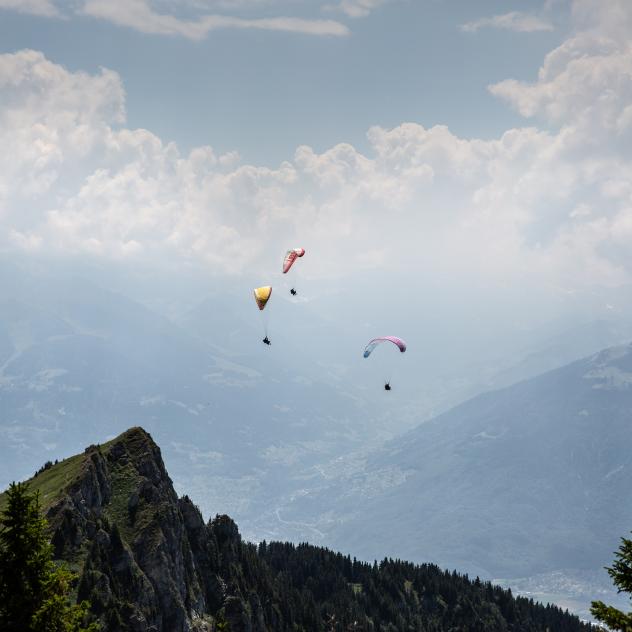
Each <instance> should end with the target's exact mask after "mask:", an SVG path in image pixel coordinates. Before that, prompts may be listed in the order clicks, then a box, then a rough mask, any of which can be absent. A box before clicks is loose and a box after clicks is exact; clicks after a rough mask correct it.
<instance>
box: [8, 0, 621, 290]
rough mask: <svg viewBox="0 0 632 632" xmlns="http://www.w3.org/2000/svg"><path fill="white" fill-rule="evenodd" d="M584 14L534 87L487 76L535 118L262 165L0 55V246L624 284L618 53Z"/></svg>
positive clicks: (226, 265)
mask: <svg viewBox="0 0 632 632" xmlns="http://www.w3.org/2000/svg"><path fill="white" fill-rule="evenodd" d="M621 6H622V7H623V6H624V5H621ZM595 7H596V5H592V9H593V10H595V11H597V9H596V8H595ZM589 9H591V7H590V6H589V5H588V3H587V2H586V1H585V0H582V2H580V3H578V5H577V12H578V18H577V19H578V22H577V24H578V28H577V30H576V32H575V33H574V34H573V35H572V37H570V38H569V39H568V40H567V41H565V42H563V43H562V44H561V45H560V46H559V47H558V48H557V49H555V50H554V51H552V52H551V53H550V54H549V55H547V57H546V59H545V60H544V63H543V65H542V68H541V69H540V72H539V75H538V78H537V80H536V81H535V82H533V83H527V82H522V81H518V80H515V79H508V80H506V81H502V82H500V83H498V84H496V85H493V86H491V87H490V90H491V92H492V93H493V94H495V95H496V96H498V97H499V98H501V99H504V100H506V101H507V102H508V104H509V105H510V106H511V107H514V108H516V109H517V110H518V111H519V112H520V113H521V114H523V115H524V116H525V117H529V118H530V119H531V121H530V123H529V125H530V126H526V127H522V128H517V129H511V130H507V131H506V132H505V133H504V134H503V135H502V136H500V137H499V138H497V139H492V140H480V139H475V138H461V137H458V136H457V135H455V134H454V133H452V132H451V131H450V130H449V129H448V128H447V127H445V126H441V125H437V126H434V127H431V128H426V127H423V126H421V125H419V124H415V123H404V124H402V125H399V126H398V127H395V128H393V129H384V128H380V127H374V128H372V129H370V130H369V131H368V140H369V150H368V151H367V152H365V153H363V152H360V151H358V150H357V149H356V148H355V147H353V146H352V145H349V144H339V145H336V146H333V147H331V148H329V149H328V150H326V151H324V152H322V153H318V152H316V151H314V150H313V149H312V148H310V147H307V146H302V147H299V148H298V149H297V150H296V152H295V155H294V156H293V157H292V158H291V160H288V161H287V162H284V163H282V164H280V165H279V166H278V167H276V168H269V167H263V166H256V165H248V164H241V162H240V161H239V158H238V157H237V156H236V155H235V154H226V155H217V154H216V152H215V151H214V150H213V149H212V148H211V147H199V148H197V149H195V150H193V151H191V152H190V153H188V154H186V155H184V154H182V153H181V152H180V151H179V149H178V147H177V146H176V145H174V144H172V143H164V142H163V141H162V140H161V139H160V138H159V137H157V136H156V135H155V134H152V133H151V132H150V131H147V130H143V129H129V128H127V127H126V125H125V109H124V101H125V92H124V87H123V85H122V83H121V80H120V77H119V76H118V75H117V74H116V73H114V72H111V71H108V70H103V71H101V72H100V73H98V74H95V75H92V74H85V73H76V72H71V71H69V70H67V69H65V68H63V67H62V66H60V65H58V64H55V63H54V62H52V61H51V60H48V59H46V58H45V57H44V56H43V55H42V54H41V53H38V52H35V51H21V52H19V53H16V54H11V55H2V56H0V90H2V93H3V95H4V99H3V102H2V106H1V108H0V140H1V141H2V145H3V147H4V148H5V151H4V152H3V155H2V157H0V166H1V169H0V227H1V229H2V230H1V231H0V247H1V248H2V249H3V250H4V251H5V252H9V253H10V252H21V253H37V254H40V255H46V256H57V257H86V256H87V257H92V258H98V259H102V260H106V261H107V260H117V261H121V260H129V261H132V262H133V261H138V260H142V261H145V262H151V261H161V262H165V261H167V262H168V261H172V262H174V264H175V262H179V263H181V262H182V261H188V262H191V263H194V264H196V265H203V266H205V267H207V268H208V269H209V270H212V271H214V272H216V273H217V274H239V273H242V272H248V271H253V270H257V269H258V267H259V266H261V264H262V261H264V260H265V257H266V256H267V253H269V252H282V251H283V250H284V249H285V248H287V247H288V244H298V243H300V244H302V245H304V246H305V247H306V248H309V249H310V250H313V251H316V252H318V257H319V261H320V262H321V263H322V265H320V266H319V272H320V273H321V274H323V275H327V274H336V275H345V274H347V273H351V272H353V271H359V270H366V269H372V268H380V269H381V270H390V271H393V272H394V273H401V274H417V272H418V271H424V270H425V271H428V274H430V271H432V276H433V278H436V279H439V280H441V279H450V278H460V279H476V280H477V282H479V283H489V284H495V285H498V284H500V285H503V284H505V285H512V286H516V285H519V284H544V285H548V286H550V287H554V288H559V291H560V292H572V291H576V290H578V289H580V290H581V289H585V288H590V287H592V286H595V285H598V286H606V287H617V286H619V285H622V284H625V283H629V282H630V281H631V280H632V278H631V276H632V254H631V253H632V250H631V249H630V244H631V243H632V175H631V174H632V150H631V148H632V72H631V71H630V68H632V49H631V45H630V41H629V40H628V39H627V37H626V36H624V35H622V34H621V33H620V30H619V28H618V24H619V22H618V21H615V22H616V23H613V24H610V23H609V22H608V21H607V20H606V21H605V22H604V23H603V24H602V26H601V27H600V29H599V31H598V32H595V30H594V28H593V27H592V26H591V28H590V30H585V29H584V27H583V24H584V23H583V22H582V21H581V19H580V17H579V14H581V15H582V16H583V15H588V14H589V13H590V12H589ZM580 10H581V11H580ZM628 11H629V12H632V7H630V8H629V9H628ZM626 16H628V14H626ZM628 17H629V16H628ZM592 24H593V25H594V24H595V22H594V21H593V22H592ZM609 24H610V25H609ZM539 121H542V122H543V123H545V125H544V126H542V127H538V126H537V125H538V122H539ZM341 260H344V266H341V264H340V262H341Z"/></svg>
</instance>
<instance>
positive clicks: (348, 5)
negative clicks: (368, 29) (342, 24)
mask: <svg viewBox="0 0 632 632" xmlns="http://www.w3.org/2000/svg"><path fill="white" fill-rule="evenodd" d="M387 2H389V0H340V2H338V3H337V4H333V5H331V4H330V5H325V8H326V9H328V10H333V11H342V13H344V14H346V15H348V16H349V17H351V18H363V17H366V16H367V15H369V13H371V11H373V10H374V9H377V8H378V7H380V6H382V5H383V4H386V3H387Z"/></svg>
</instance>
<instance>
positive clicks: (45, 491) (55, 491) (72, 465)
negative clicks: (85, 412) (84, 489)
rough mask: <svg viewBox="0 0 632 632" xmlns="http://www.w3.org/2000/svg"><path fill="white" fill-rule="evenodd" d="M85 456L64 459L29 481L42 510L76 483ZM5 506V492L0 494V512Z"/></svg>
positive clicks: (40, 471)
mask: <svg viewBox="0 0 632 632" xmlns="http://www.w3.org/2000/svg"><path fill="white" fill-rule="evenodd" d="M84 461H85V455H83V454H77V455H76V456H72V457H70V458H69V459H64V460H63V461H60V462H59V463H56V464H54V465H52V466H51V467H44V468H42V469H41V470H39V471H38V473H37V474H36V475H35V476H34V477H33V478H31V479H30V481H29V485H30V488H31V489H32V490H33V491H34V492H37V493H38V494H39V502H40V503H41V506H42V509H43V510H46V509H48V507H50V506H51V505H52V504H53V503H54V502H55V501H57V500H59V499H60V498H61V497H62V496H63V495H64V493H65V491H66V488H67V487H68V485H70V484H71V483H73V482H74V481H76V480H77V479H78V478H79V476H80V474H81V465H82V464H83V462H84ZM6 506H7V492H4V493H3V494H0V511H4V510H5V509H6Z"/></svg>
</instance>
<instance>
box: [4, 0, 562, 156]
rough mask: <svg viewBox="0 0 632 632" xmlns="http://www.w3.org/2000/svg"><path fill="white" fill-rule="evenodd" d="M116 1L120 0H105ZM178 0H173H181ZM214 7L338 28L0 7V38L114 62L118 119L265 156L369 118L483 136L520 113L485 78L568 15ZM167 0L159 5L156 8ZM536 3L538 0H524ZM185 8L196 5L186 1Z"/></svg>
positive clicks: (346, 137)
mask: <svg viewBox="0 0 632 632" xmlns="http://www.w3.org/2000/svg"><path fill="white" fill-rule="evenodd" d="M114 4H116V3H114ZM183 4H185V3H180V5H183ZM251 4H254V5H255V6H246V7H243V6H241V7H240V6H238V7H236V8H232V9H231V7H228V8H226V7H223V6H209V7H208V10H209V11H212V13H221V14H222V15H235V16H240V17H242V18H243V17H248V18H263V17H272V16H278V15H282V16H286V15H290V16H294V17H300V18H303V19H314V20H322V19H325V20H335V21H336V22H339V23H340V24H342V25H344V27H345V28H347V29H348V31H349V32H348V34H347V35H344V36H318V35H309V34H304V33H288V32H278V31H257V30H245V29H244V30H240V29H218V30H215V31H211V32H210V33H208V35H206V36H205V37H203V38H202V39H199V40H196V39H190V38H188V37H185V36H180V35H162V34H151V33H143V32H140V31H139V29H138V28H131V27H127V26H121V25H118V24H113V23H112V22H111V21H108V20H105V19H98V18H95V17H90V16H83V15H76V14H75V13H73V12H72V11H71V10H70V9H69V8H68V7H66V8H64V4H63V3H60V4H59V5H57V6H59V7H61V11H62V12H63V14H64V15H65V17H64V18H49V17H39V16H34V15H29V14H24V13H18V12H15V11H10V10H4V11H2V12H1V13H0V50H1V52H14V51H16V50H20V49H22V48H32V49H35V50H40V51H42V52H43V53H44V54H45V55H46V57H47V58H49V59H50V60H52V61H54V62H56V63H58V64H61V65H63V66H64V67H66V68H67V69H69V70H73V71H78V70H83V71H86V72H90V73H94V72H97V71H98V69H99V68H100V67H106V68H109V69H112V70H115V71H116V72H117V73H118V74H119V75H120V77H121V79H122V82H123V84H124V86H125V91H126V108H127V116H128V118H127V122H128V125H129V126H130V127H132V128H135V127H143V128H147V129H149V130H151V131H153V132H154V133H156V134H157V135H159V136H160V137H161V138H163V139H165V140H174V141H177V142H178V144H179V145H180V147H181V148H192V147H195V146H199V145H207V144H208V145H212V146H213V147H214V148H216V149H217V150H218V151H219V152H226V151H231V150H236V151H238V152H239V153H240V155H242V156H243V158H244V159H245V160H246V161H250V162H255V163H256V164H265V165H269V166H275V165H277V164H278V163H279V162H280V161H282V160H290V159H292V157H293V154H294V151H295V149H296V147H297V146H299V145H302V144H307V145H310V146H312V147H313V148H315V149H316V150H317V151H323V150H325V149H327V148H328V147H331V146H333V145H335V144H336V143H339V142H349V143H352V144H353V145H354V146H356V147H358V148H359V149H360V150H363V149H366V139H365V136H366V132H367V130H368V129H369V128H370V127H371V126H373V125H380V126H383V127H394V126H396V125H399V124H400V123H402V122H408V121H412V122H417V123H420V124H422V125H424V126H426V127H431V126H432V125H435V124H446V125H449V127H450V129H451V130H452V131H454V132H455V133H457V134H459V135H462V136H466V137H472V136H475V137H482V138H491V137H495V136H498V135H499V134H500V133H502V131H503V130H505V129H507V128H510V127H512V126H515V125H518V124H519V123H520V116H519V115H518V114H516V113H515V112H514V111H512V110H511V109H510V108H508V107H507V106H506V104H504V103H502V102H501V101H499V100H498V99H496V98H495V97H493V96H492V95H491V94H489V92H488V90H487V86H488V85H489V84H492V83H496V82H498V81H500V80H502V79H505V78H508V77H514V78H517V79H526V80H532V79H533V78H535V76H536V73H537V70H538V68H539V66H540V63H541V61H542V59H543V57H544V55H545V54H546V52H548V51H549V50H550V49H552V48H553V47H554V46H555V44H556V43H558V42H559V41H561V40H562V39H563V38H564V36H565V34H566V31H567V30H568V28H569V15H568V13H569V10H568V9H569V7H568V5H567V3H562V4H561V5H560V6H557V5H555V6H552V7H551V8H550V9H548V10H547V9H545V8H544V7H539V8H538V7H537V5H535V3H534V2H525V1H522V2H520V1H512V2H507V1H499V0H494V1H490V0H481V1H477V2H471V0H467V1H466V0H460V1H444V2H438V1H436V0H432V1H422V0H417V1H415V2H413V1H396V0H391V2H387V3H385V4H383V5H381V6H377V7H376V8H375V9H374V10H373V11H371V12H370V13H369V14H368V15H365V16H362V17H356V18H354V17H350V16H348V15H346V14H345V13H343V12H342V11H334V10H326V9H323V8H322V7H321V6H318V5H319V3H318V2H297V1H296V0H295V1H293V2H260V3H256V2H255V3H251ZM168 5H169V3H162V5H155V11H157V12H166V11H167V10H168V9H170V8H171V9H174V8H177V7H178V3H175V7H169V6H168ZM534 7H535V9H536V10H535V11H534ZM180 9H181V10H180V12H179V13H178V12H175V13H174V15H179V16H181V17H182V19H184V18H185V16H186V17H187V18H189V19H192V18H196V17H199V16H200V15H203V14H205V13H206V12H205V11H199V10H198V11H192V10H190V9H189V10H188V11H184V12H182V6H180ZM510 12H523V13H524V14H525V15H531V14H537V15H542V16H544V18H543V19H545V20H546V21H548V22H550V24H551V25H552V26H553V28H552V29H551V30H536V31H532V32H524V33H520V32H516V31H514V30H507V29H499V28H481V29H480V30H478V31H477V32H465V31H463V30H462V29H461V28H460V26H462V25H463V24H467V23H472V22H474V21H476V20H478V19H481V18H486V17H490V16H497V15H503V14H505V15H506V14H508V13H510Z"/></svg>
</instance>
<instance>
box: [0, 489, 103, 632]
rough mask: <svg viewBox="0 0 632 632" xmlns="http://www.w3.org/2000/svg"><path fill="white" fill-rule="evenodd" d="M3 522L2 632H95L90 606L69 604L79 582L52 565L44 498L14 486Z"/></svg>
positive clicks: (0, 524)
mask: <svg viewBox="0 0 632 632" xmlns="http://www.w3.org/2000/svg"><path fill="white" fill-rule="evenodd" d="M5 502H6V509H5V510H4V511H3V512H2V515H1V517H0V629H2V630H4V631H5V632H96V630H97V629H98V628H97V625H96V624H94V623H92V624H89V625H85V622H86V619H87V616H88V609H89V604H88V602H82V603H80V604H78V605H72V604H71V603H70V599H69V596H70V593H71V590H72V584H73V582H75V580H76V579H77V576H76V575H74V574H73V573H72V572H70V571H69V570H68V569H67V568H66V567H65V566H63V565H62V566H58V565H56V564H55V563H54V562H53V560H52V552H53V548H52V546H51V545H50V543H49V541H48V536H47V534H46V530H47V526H48V525H47V522H46V519H45V518H43V517H42V515H41V512H40V503H39V492H35V493H31V492H30V491H29V486H28V485H27V484H24V483H17V484H15V483H13V484H12V485H11V487H10V488H9V490H8V491H7V493H6V501H5Z"/></svg>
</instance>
